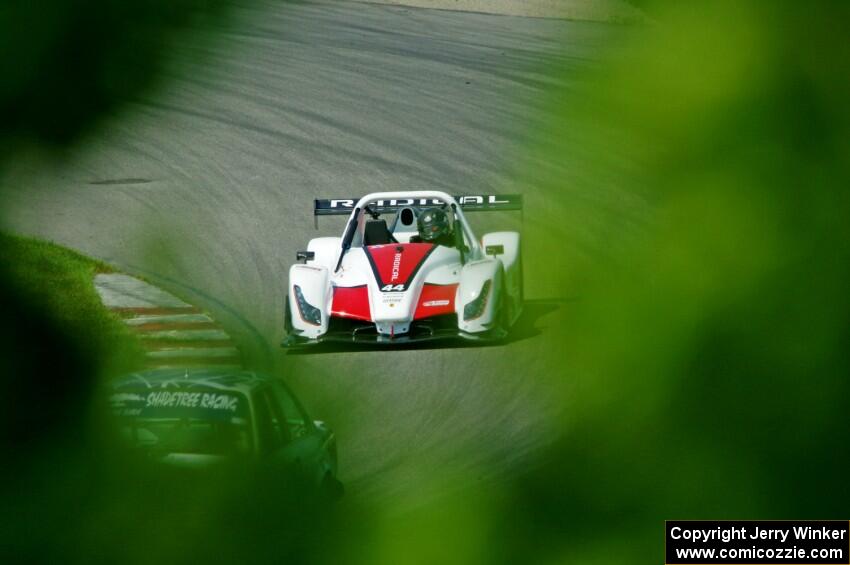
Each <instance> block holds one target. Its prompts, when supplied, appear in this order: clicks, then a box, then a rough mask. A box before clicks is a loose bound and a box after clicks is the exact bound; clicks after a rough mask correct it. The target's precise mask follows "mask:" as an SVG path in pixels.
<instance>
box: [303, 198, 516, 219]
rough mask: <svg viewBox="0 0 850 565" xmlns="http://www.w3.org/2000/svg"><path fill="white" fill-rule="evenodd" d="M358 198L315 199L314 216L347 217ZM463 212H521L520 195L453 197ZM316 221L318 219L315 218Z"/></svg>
mask: <svg viewBox="0 0 850 565" xmlns="http://www.w3.org/2000/svg"><path fill="white" fill-rule="evenodd" d="M358 200H359V198H338V199H333V200H330V199H318V198H317V199H316V200H314V201H313V215H314V216H337V215H346V216H347V215H348V214H350V213H351V211H352V210H354V205H355V204H357V201H358ZM455 200H457V203H458V204H459V205H460V207H461V209H463V211H464V212H498V211H503V210H520V211H521V210H522V194H479V195H464V196H455ZM439 204H442V202H441V201H440V200H434V199H433V198H393V199H388V200H378V201H376V202H375V203H374V204H370V205H369V208H371V209H372V210H373V211H375V212H393V211H395V210H399V209H401V208H404V207H406V206H429V205H439ZM317 219H318V218H317Z"/></svg>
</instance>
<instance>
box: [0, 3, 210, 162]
mask: <svg viewBox="0 0 850 565" xmlns="http://www.w3.org/2000/svg"><path fill="white" fill-rule="evenodd" d="M224 4H225V3H224V2H222V1H220V0H170V1H169V0H143V1H129V2H128V1H125V0H78V1H75V2H68V1H67V0H44V1H39V2H32V1H29V0H8V1H6V2H3V6H2V7H0V120H2V123H3V127H2V128H0V144H2V143H14V140H15V139H21V138H35V139H37V140H39V141H42V142H51V143H67V142H70V141H72V140H73V139H74V138H75V137H76V136H78V135H79V134H80V133H82V132H83V131H85V130H86V129H87V128H89V127H91V126H92V124H93V123H95V122H96V120H97V119H98V118H101V117H104V114H105V113H107V112H111V111H113V110H115V109H117V108H119V107H120V105H121V104H122V103H124V102H127V101H129V100H132V99H136V98H137V97H138V96H139V94H140V92H142V91H143V90H145V89H149V88H151V87H152V86H154V85H155V84H156V83H157V82H158V80H159V77H160V76H161V75H160V74H159V73H160V71H161V70H162V67H163V65H164V64H166V63H167V61H168V57H169V55H170V46H171V42H172V41H173V38H174V37H175V35H176V34H178V33H180V34H183V35H185V34H186V33H187V32H194V33H198V32H200V33H203V32H204V31H205V30H207V29H208V28H209V27H210V26H211V25H213V24H214V23H216V22H217V21H219V20H220V18H222V16H223V15H224V14H225V12H224V10H223V6H224ZM2 149H3V146H2V145H0V150H2Z"/></svg>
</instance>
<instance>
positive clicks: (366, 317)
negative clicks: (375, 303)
mask: <svg viewBox="0 0 850 565" xmlns="http://www.w3.org/2000/svg"><path fill="white" fill-rule="evenodd" d="M331 316H338V317H340V318H354V319H355V320H363V321H365V322H371V321H372V310H371V308H369V289H368V288H366V285H365V284H364V285H360V286H335V287H334V295H333V303H332V304H331Z"/></svg>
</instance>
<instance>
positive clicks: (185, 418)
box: [109, 388, 252, 456]
mask: <svg viewBox="0 0 850 565" xmlns="http://www.w3.org/2000/svg"><path fill="white" fill-rule="evenodd" d="M109 400H110V405H111V408H112V412H113V415H114V416H115V417H116V418H117V419H118V423H119V426H120V429H121V433H122V435H123V436H125V437H126V439H127V440H128V441H129V442H130V444H131V445H132V446H133V447H136V448H139V449H146V450H151V451H156V452H158V453H162V454H168V453H181V454H182V453H186V454H198V455H224V456H229V455H238V454H242V453H249V452H250V451H251V449H252V442H251V421H250V410H249V408H248V400H247V399H246V398H245V396H244V395H242V394H240V393H237V392H231V391H220V390H216V389H200V388H187V389H176V388H170V389H139V390H121V391H120V392H115V393H113V394H112V396H111V397H110V399H109Z"/></svg>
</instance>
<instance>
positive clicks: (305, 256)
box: [295, 251, 316, 263]
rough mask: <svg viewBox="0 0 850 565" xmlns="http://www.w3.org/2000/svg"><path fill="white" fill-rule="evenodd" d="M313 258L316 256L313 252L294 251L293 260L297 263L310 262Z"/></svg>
mask: <svg viewBox="0 0 850 565" xmlns="http://www.w3.org/2000/svg"><path fill="white" fill-rule="evenodd" d="M315 256H316V253H315V252H313V251H296V252H295V258H296V259H297V260H298V261H304V262H305V263H306V262H307V261H312V260H313V258H314V257H315Z"/></svg>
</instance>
